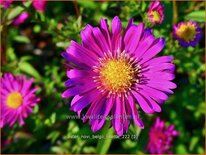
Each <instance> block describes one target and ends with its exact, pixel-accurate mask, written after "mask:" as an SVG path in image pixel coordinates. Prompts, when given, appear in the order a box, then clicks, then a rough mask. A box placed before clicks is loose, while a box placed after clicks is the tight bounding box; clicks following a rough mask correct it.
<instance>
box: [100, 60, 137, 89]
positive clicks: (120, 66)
mask: <svg viewBox="0 0 206 155" xmlns="http://www.w3.org/2000/svg"><path fill="white" fill-rule="evenodd" d="M100 78H101V80H102V83H103V85H104V86H105V87H106V88H107V89H108V90H110V91H112V92H122V91H124V90H125V89H127V88H128V87H130V86H131V85H132V80H133V78H134V69H133V68H132V66H131V65H130V64H129V63H128V62H127V61H126V60H124V59H119V60H114V59H110V60H108V61H107V62H106V63H105V65H104V66H103V67H102V68H101V70H100Z"/></svg>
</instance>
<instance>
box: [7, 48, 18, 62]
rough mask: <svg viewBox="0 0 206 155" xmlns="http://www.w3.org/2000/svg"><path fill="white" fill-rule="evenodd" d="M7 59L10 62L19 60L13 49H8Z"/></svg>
mask: <svg viewBox="0 0 206 155" xmlns="http://www.w3.org/2000/svg"><path fill="white" fill-rule="evenodd" d="M6 58H7V60H9V61H15V60H16V59H17V57H16V54H15V52H14V49H13V48H11V47H10V48H8V49H7V52H6Z"/></svg>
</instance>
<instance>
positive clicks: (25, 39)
mask: <svg viewBox="0 0 206 155" xmlns="http://www.w3.org/2000/svg"><path fill="white" fill-rule="evenodd" d="M14 40H15V41H17V42H19V43H25V44H27V43H30V40H29V38H28V37H26V36H15V37H14Z"/></svg>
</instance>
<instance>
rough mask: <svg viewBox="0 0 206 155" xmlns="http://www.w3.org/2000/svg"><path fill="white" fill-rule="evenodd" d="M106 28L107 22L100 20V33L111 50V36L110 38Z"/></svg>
mask: <svg viewBox="0 0 206 155" xmlns="http://www.w3.org/2000/svg"><path fill="white" fill-rule="evenodd" d="M108 27H109V26H108V23H107V20H106V19H104V18H101V19H100V28H101V31H102V33H103V34H104V36H105V38H106V40H107V41H108V44H109V47H110V49H111V47H112V45H111V36H110V32H109V29H108Z"/></svg>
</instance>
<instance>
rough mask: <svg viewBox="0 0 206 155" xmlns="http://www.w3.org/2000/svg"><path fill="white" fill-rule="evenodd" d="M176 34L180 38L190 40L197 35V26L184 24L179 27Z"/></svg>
mask: <svg viewBox="0 0 206 155" xmlns="http://www.w3.org/2000/svg"><path fill="white" fill-rule="evenodd" d="M176 34H177V36H178V37H179V38H180V39H182V40H184V41H186V42H189V41H192V40H193V39H194V37H195V36H196V28H195V26H194V25H193V24H190V23H188V24H184V25H181V26H180V27H179V28H178V29H177V32H176Z"/></svg>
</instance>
